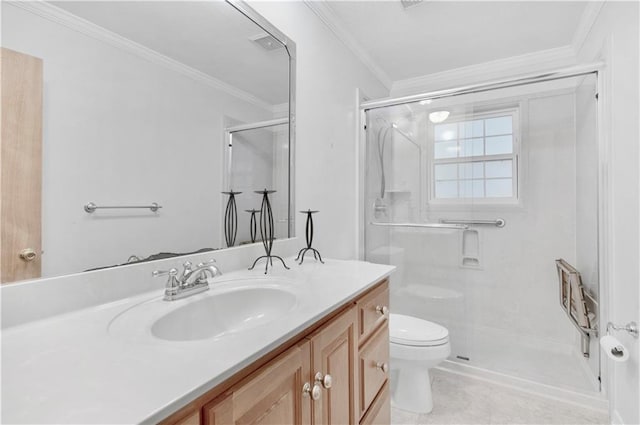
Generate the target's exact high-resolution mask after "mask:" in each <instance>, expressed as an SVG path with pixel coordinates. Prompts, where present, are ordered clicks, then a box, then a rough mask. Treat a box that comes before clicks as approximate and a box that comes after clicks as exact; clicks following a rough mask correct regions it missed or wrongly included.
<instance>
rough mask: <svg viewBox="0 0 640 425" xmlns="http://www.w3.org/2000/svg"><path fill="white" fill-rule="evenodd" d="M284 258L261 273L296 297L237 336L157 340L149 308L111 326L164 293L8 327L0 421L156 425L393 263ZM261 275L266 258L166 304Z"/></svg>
mask: <svg viewBox="0 0 640 425" xmlns="http://www.w3.org/2000/svg"><path fill="white" fill-rule="evenodd" d="M286 261H287V264H288V265H289V266H290V267H291V270H285V269H283V268H282V266H281V264H279V262H278V264H276V263H275V262H274V267H273V268H270V269H269V274H268V275H267V277H268V278H281V279H282V281H284V282H286V283H287V285H288V286H289V287H290V289H291V291H293V292H294V293H296V294H297V295H298V302H297V305H296V307H295V308H294V309H293V310H292V311H291V312H290V313H289V314H287V315H286V316H284V317H281V318H279V319H276V320H274V321H272V322H270V323H269V324H267V325H264V326H260V327H256V328H253V329H249V330H246V331H241V332H237V333H235V334H229V335H225V336H222V337H218V338H211V339H203V340H194V341H179V342H173V341H165V340H161V339H157V338H154V337H153V336H152V335H151V333H150V331H149V330H148V329H149V326H148V325H149V320H151V319H150V316H151V314H149V313H148V312H146V313H145V315H142V314H141V315H140V322H141V323H140V328H139V329H130V331H127V330H126V329H125V331H124V333H123V331H118V332H114V326H111V325H112V322H113V323H116V322H115V321H114V319H115V318H116V317H123V315H124V314H127V315H128V316H127V319H128V320H129V321H131V320H132V319H131V317H132V315H131V312H135V311H138V310H135V309H132V307H136V306H138V305H140V304H142V303H145V302H148V301H150V300H157V299H158V298H161V297H162V292H161V291H153V292H148V293H145V294H142V295H138V296H136V297H132V298H127V299H124V300H119V301H115V302H111V303H108V304H104V305H99V306H96V307H92V308H89V309H85V310H80V311H75V312H71V313H67V314H64V315H60V316H56V317H52V318H49V319H46V320H40V321H36V322H31V323H26V324H24V325H20V326H16V327H12V328H8V329H5V330H4V331H3V332H2V405H1V406H2V422H3V423H65V424H66V423H83V424H89V423H111V424H116V423H117V424H120V423H156V422H158V421H159V420H161V419H163V418H165V417H167V416H168V415H170V414H171V413H173V412H175V411H176V410H178V409H179V408H181V407H183V406H184V405H186V404H187V403H189V402H190V401H192V400H194V399H196V398H197V397H199V396H201V395H203V394H204V393H206V392H207V391H208V390H210V389H211V388H214V387H215V386H217V385H218V384H220V383H222V382H223V381H225V380H226V379H227V378H229V377H230V376H232V375H233V374H234V373H236V372H238V371H239V370H241V369H243V368H244V367H246V366H248V365H250V364H251V363H252V362H253V361H255V360H257V359H258V358H260V357H261V356H263V355H264V354H266V353H268V352H269V351H271V350H273V349H275V348H276V347H278V346H279V345H280V344H282V343H283V342H285V341H287V340H288V339H290V338H291V337H293V336H295V335H296V334H298V333H299V332H301V331H303V330H304V329H305V328H307V327H308V326H309V325H311V324H313V323H314V322H315V321H317V320H318V319H320V318H322V317H323V316H324V315H326V314H327V313H329V312H330V311H332V310H334V309H335V308H337V307H339V306H340V305H343V304H344V303H345V302H347V301H348V300H350V299H353V298H355V297H356V296H357V295H359V294H361V293H362V292H364V291H366V290H367V289H368V288H369V287H371V286H372V285H373V284H375V283H376V282H378V281H379V280H380V279H382V278H383V277H385V276H388V275H389V274H390V273H391V272H392V271H393V269H394V267H392V266H385V265H378V264H371V263H366V262H359V261H338V260H327V261H326V264H324V265H323V264H320V263H316V262H315V261H313V260H309V259H308V258H307V260H306V261H305V263H303V265H301V266H298V265H297V264H296V263H295V262H294V261H293V259H291V258H289V259H287V260H286ZM264 276H265V275H264V263H261V265H260V264H259V265H258V266H257V267H256V269H255V270H253V271H247V270H241V271H236V272H230V273H226V274H224V275H223V276H221V277H220V278H216V280H214V283H213V284H212V285H211V286H212V289H211V290H210V291H207V292H206V293H204V294H198V295H194V296H192V297H189V298H186V299H184V300H178V301H171V302H165V304H164V305H166V308H167V309H175V308H176V307H179V306H180V305H184V304H186V303H190V302H193V301H194V300H197V299H198V298H199V297H205V296H207V294H208V293H210V292H212V291H223V290H225V288H226V289H227V290H228V289H229V288H230V287H231V286H232V285H234V280H236V281H237V280H238V279H242V278H247V277H249V278H264ZM43 301H44V300H43ZM155 305H157V306H162V305H163V304H161V303H155ZM161 308H162V307H161ZM156 310H157V308H156ZM140 311H142V310H140ZM155 313H156V314H157V313H158V312H157V311H156V312H155ZM134 322H135V321H134ZM118 323H120V322H118ZM130 323H131V322H130ZM145 325H146V326H145Z"/></svg>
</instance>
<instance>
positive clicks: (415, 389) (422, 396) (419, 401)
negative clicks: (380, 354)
mask: <svg viewBox="0 0 640 425" xmlns="http://www.w3.org/2000/svg"><path fill="white" fill-rule="evenodd" d="M395 372H396V373H394V375H395V379H396V382H395V383H394V385H392V393H391V401H392V402H393V404H394V405H395V406H396V407H397V408H399V409H402V410H408V411H410V412H415V413H430V412H431V410H433V396H432V393H431V377H430V376H429V369H428V368H426V367H411V366H408V365H406V364H405V365H403V367H401V368H398V370H397V371H395Z"/></svg>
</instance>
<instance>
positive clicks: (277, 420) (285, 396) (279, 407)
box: [204, 342, 311, 425]
mask: <svg viewBox="0 0 640 425" xmlns="http://www.w3.org/2000/svg"><path fill="white" fill-rule="evenodd" d="M309 359H310V347H309V342H305V343H303V344H301V345H298V346H296V347H293V348H291V349H289V350H287V351H286V352H285V353H284V354H283V355H281V356H280V357H278V358H277V359H275V360H273V361H272V362H271V363H269V364H267V365H266V366H264V367H263V368H261V369H260V371H259V372H257V373H256V374H255V375H252V376H251V377H249V378H248V379H247V381H245V382H244V383H243V384H241V385H240V386H239V387H238V388H236V389H234V390H232V391H231V392H230V393H229V394H227V395H226V396H223V397H222V399H221V400H220V399H218V400H217V401H214V402H213V403H212V404H211V405H206V406H205V407H204V416H205V424H208V425H214V424H215V425H221V424H225V425H230V424H234V425H241V424H242V425H244V424H255V425H286V424H291V425H293V424H296V425H297V424H301V425H308V424H311V399H310V398H309V397H305V396H304V395H303V391H302V389H303V386H304V384H305V383H306V382H309V374H310V372H309Z"/></svg>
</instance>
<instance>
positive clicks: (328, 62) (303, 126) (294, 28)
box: [250, 1, 388, 259]
mask: <svg viewBox="0 0 640 425" xmlns="http://www.w3.org/2000/svg"><path fill="white" fill-rule="evenodd" d="M250 4H251V6H252V7H253V8H255V9H256V11H258V13H260V14H261V15H262V16H264V17H265V18H266V19H268V20H269V21H270V22H271V23H272V24H274V25H275V26H276V27H278V28H279V29H280V30H281V31H282V32H284V33H285V34H286V35H287V36H288V37H290V38H291V39H293V40H294V41H295V43H296V47H297V50H298V57H297V71H296V72H297V80H296V84H297V87H296V91H297V104H296V114H297V115H296V154H295V155H296V194H295V196H296V211H298V210H306V209H312V210H319V211H320V212H319V213H318V214H316V215H315V216H314V218H313V220H314V228H315V235H314V246H315V247H316V248H317V249H318V250H319V251H320V253H321V254H322V256H323V257H329V258H341V259H345V258H354V257H355V255H356V243H355V240H356V231H357V224H356V222H355V219H354V218H355V217H356V208H357V204H356V200H357V196H358V194H357V192H356V183H357V182H356V178H357V176H356V171H355V167H356V164H357V162H358V158H357V156H356V155H357V154H356V140H357V139H356V129H355V122H356V116H355V100H356V94H355V92H356V88H361V89H363V91H364V93H366V94H367V95H368V96H370V97H371V98H380V97H384V96H386V95H387V94H388V92H387V90H386V89H385V88H384V87H383V86H382V85H381V84H380V83H379V82H378V81H377V80H376V79H375V78H374V77H373V75H372V74H371V72H369V71H368V69H366V68H365V67H364V66H363V65H362V64H361V63H360V62H359V61H358V60H357V59H356V58H355V56H354V55H353V53H351V51H349V50H348V49H347V48H346V47H345V46H344V45H343V44H342V43H341V42H340V41H338V39H337V38H336V37H335V36H334V35H333V33H332V32H330V31H329V30H328V29H327V28H326V27H325V25H324V24H323V23H322V22H321V21H320V20H319V19H318V18H317V17H316V15H314V14H313V12H312V11H311V10H310V9H309V8H308V7H307V6H305V4H304V3H303V2H258V1H255V2H250ZM304 225H305V222H304V216H303V215H302V214H298V213H297V217H296V234H297V235H304Z"/></svg>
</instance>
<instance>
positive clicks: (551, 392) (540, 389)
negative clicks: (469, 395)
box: [436, 360, 621, 423]
mask: <svg viewBox="0 0 640 425" xmlns="http://www.w3.org/2000/svg"><path fill="white" fill-rule="evenodd" d="M436 369H440V370H443V371H445V372H450V373H455V374H458V375H463V376H467V377H470V378H475V379H480V380H483V381H487V382H491V383H493V384H497V385H501V386H504V387H508V388H513V389H516V390H519V391H523V392H526V393H529V394H533V395H536V396H539V397H544V398H548V399H552V400H558V401H562V402H565V403H569V404H572V405H575V406H579V407H582V408H585V409H590V410H593V411H596V412H599V413H604V414H608V412H609V402H608V400H607V399H605V398H604V397H602V396H600V395H597V394H595V393H594V394H589V393H582V392H579V391H571V390H567V389H564V388H559V387H554V386H552V385H546V384H540V383H538V382H534V381H530V380H528V379H522V378H517V377H515V376H510V375H506V374H503V373H498V372H493V371H490V370H487V369H482V368H479V367H475V366H469V365H464V364H461V363H457V362H454V361H451V360H445V361H444V362H443V363H441V364H440V365H439V366H437V367H436ZM614 423H618V422H614ZM620 423H621V422H620Z"/></svg>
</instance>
